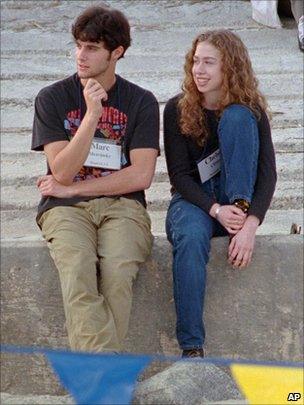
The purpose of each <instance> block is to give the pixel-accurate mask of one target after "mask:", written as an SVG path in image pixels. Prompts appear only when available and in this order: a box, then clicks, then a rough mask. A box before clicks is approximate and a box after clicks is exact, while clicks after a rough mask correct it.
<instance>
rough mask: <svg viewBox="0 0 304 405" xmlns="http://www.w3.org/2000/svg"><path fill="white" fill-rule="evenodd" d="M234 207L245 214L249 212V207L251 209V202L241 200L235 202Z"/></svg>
mask: <svg viewBox="0 0 304 405" xmlns="http://www.w3.org/2000/svg"><path fill="white" fill-rule="evenodd" d="M234 205H235V206H236V207H238V208H240V209H241V210H242V211H243V212H247V211H248V209H249V207H250V204H249V202H248V201H246V200H242V199H240V200H235V201H234Z"/></svg>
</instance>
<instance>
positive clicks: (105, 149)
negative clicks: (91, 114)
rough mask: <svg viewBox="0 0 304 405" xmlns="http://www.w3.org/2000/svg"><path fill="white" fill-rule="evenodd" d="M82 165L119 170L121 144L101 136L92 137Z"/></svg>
mask: <svg viewBox="0 0 304 405" xmlns="http://www.w3.org/2000/svg"><path fill="white" fill-rule="evenodd" d="M84 166H88V167H99V168H101V169H111V170H120V169H121V146H120V145H116V144H115V143H111V142H109V141H107V140H105V139H102V138H93V141H92V144H91V148H90V152H89V155H88V157H87V160H86V161H85V162H84Z"/></svg>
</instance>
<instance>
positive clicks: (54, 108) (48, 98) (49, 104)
mask: <svg viewBox="0 0 304 405" xmlns="http://www.w3.org/2000/svg"><path fill="white" fill-rule="evenodd" d="M58 104H60V100H58V101H57V102H56V101H55V99H54V97H53V95H52V94H51V91H50V90H49V89H43V90H41V91H40V92H39V94H38V95H37V97H36V99H35V115H34V122H33V135H32V146H31V149H32V150H36V151H41V150H43V146H44V145H46V144H48V143H51V142H57V141H68V140H69V139H68V134H67V133H66V131H65V129H64V118H63V117H60V114H59V107H60V106H59V105H58Z"/></svg>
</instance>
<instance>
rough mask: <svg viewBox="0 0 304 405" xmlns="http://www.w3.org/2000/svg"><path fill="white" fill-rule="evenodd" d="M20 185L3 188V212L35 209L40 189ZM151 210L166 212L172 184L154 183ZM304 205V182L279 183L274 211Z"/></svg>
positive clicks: (273, 202)
mask: <svg viewBox="0 0 304 405" xmlns="http://www.w3.org/2000/svg"><path fill="white" fill-rule="evenodd" d="M22 183H23V180H22V181H21V182H20V184H18V183H17V182H15V183H14V184H13V185H3V186H2V199H1V208H2V209H3V210H11V209H13V210H17V209H33V208H36V206H37V202H38V201H39V199H40V195H39V192H38V189H37V188H36V186H34V185H25V186H24V185H22ZM146 197H147V203H148V207H149V209H150V210H153V211H154V210H158V211H159V210H165V209H167V207H168V202H169V200H170V184H169V183H168V182H161V183H157V182H155V183H153V185H152V186H151V188H150V189H149V190H147V191H146ZM302 204H303V193H302V181H301V180H295V181H293V182H292V183H291V182H290V181H289V180H281V181H278V183H277V187H276V191H275V194H274V197H273V200H272V204H271V208H272V209H300V208H302Z"/></svg>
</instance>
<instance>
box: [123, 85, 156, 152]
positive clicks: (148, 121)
mask: <svg viewBox="0 0 304 405" xmlns="http://www.w3.org/2000/svg"><path fill="white" fill-rule="evenodd" d="M139 148H152V149H157V150H158V151H159V106H158V102H157V100H156V98H155V97H154V96H153V94H152V93H150V92H146V93H145V94H144V96H143V99H142V102H141V105H140V107H139V110H138V113H137V116H136V120H135V128H134V131H133V133H132V137H131V140H130V144H129V150H132V149H139Z"/></svg>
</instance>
